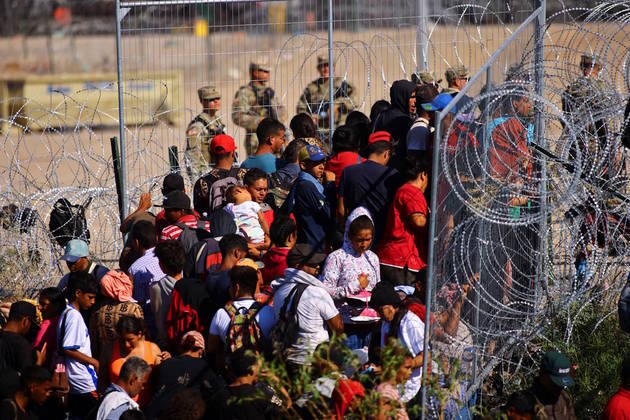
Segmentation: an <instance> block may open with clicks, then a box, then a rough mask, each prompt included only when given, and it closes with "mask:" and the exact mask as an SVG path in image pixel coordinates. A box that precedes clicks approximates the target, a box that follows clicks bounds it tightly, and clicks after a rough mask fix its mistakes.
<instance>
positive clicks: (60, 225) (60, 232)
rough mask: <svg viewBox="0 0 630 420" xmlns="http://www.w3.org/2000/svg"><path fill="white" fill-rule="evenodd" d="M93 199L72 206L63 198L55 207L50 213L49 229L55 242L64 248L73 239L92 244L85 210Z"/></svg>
mask: <svg viewBox="0 0 630 420" xmlns="http://www.w3.org/2000/svg"><path fill="white" fill-rule="evenodd" d="M91 201H92V197H90V198H88V200H87V201H86V202H85V204H71V203H70V202H69V201H68V200H67V199H66V198H65V197H61V198H60V199H59V200H57V202H56V203H55V204H54V205H53V209H52V211H51V212H50V221H49V222H48V228H49V230H50V233H51V234H52V236H53V238H55V241H57V243H58V244H59V246H61V247H62V248H64V247H65V246H66V244H67V243H68V242H69V241H70V240H71V239H82V240H84V241H85V242H87V243H88V244H89V243H90V231H89V230H88V228H87V221H86V219H85V210H86V209H87V207H88V206H89V205H90V203H91Z"/></svg>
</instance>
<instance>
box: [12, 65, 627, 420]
mask: <svg viewBox="0 0 630 420" xmlns="http://www.w3.org/2000/svg"><path fill="white" fill-rule="evenodd" d="M321 64H323V62H322V63H321ZM446 78H447V82H448V85H449V87H448V88H447V89H444V91H443V92H442V93H440V92H439V91H438V88H437V86H436V83H435V81H434V80H433V78H432V76H431V75H430V74H421V75H420V77H418V78H416V80H414V82H409V81H406V80H401V81H397V82H395V83H394V84H393V85H392V87H391V91H390V98H391V103H389V102H386V101H378V102H377V103H375V104H374V106H373V107H372V110H371V112H370V116H369V117H368V116H367V115H364V114H363V113H361V112H358V111H353V112H350V113H349V115H347V118H346V119H345V124H344V125H340V126H339V127H338V128H337V129H336V130H335V131H334V133H333V134H332V136H331V149H330V150H328V148H327V147H326V146H325V144H324V142H323V141H322V140H321V139H319V138H318V136H317V128H318V127H317V125H316V123H315V122H314V121H313V118H312V117H311V116H310V115H308V114H298V115H296V116H295V117H294V118H293V120H292V121H291V125H290V126H291V131H292V134H293V137H294V139H293V140H292V141H291V142H289V143H287V140H286V138H287V137H286V131H287V130H286V128H285V126H284V125H283V124H282V123H281V122H279V121H278V120H277V119H273V118H264V119H262V120H261V121H260V122H259V123H258V125H257V127H256V130H255V135H256V138H257V148H256V150H255V152H254V153H253V154H251V155H250V156H249V157H248V158H247V159H245V160H244V161H243V162H242V163H241V164H240V166H238V167H237V166H235V151H236V146H235V143H234V139H232V138H231V137H230V136H228V135H226V134H217V135H215V136H214V137H212V140H211V142H210V143H209V144H208V151H207V152H208V154H209V156H210V159H211V161H212V163H213V166H212V168H208V171H207V172H206V173H204V174H203V175H201V176H200V177H199V178H198V179H196V180H194V181H195V182H194V188H193V191H192V192H190V193H192V195H190V193H189V192H187V191H186V190H185V187H184V185H185V182H184V179H183V177H182V176H181V175H180V174H179V173H176V172H173V173H170V174H168V175H167V176H166V177H165V178H164V180H163V185H162V191H161V192H162V196H163V200H162V201H161V203H160V205H159V206H157V205H155V204H153V197H152V196H151V195H150V194H149V193H144V194H142V196H141V198H140V202H139V205H138V208H137V209H136V210H135V211H134V212H133V213H132V214H130V215H129V216H128V217H127V218H126V219H125V220H124V221H123V222H122V224H121V226H120V230H121V232H122V233H123V234H125V235H126V241H125V248H124V250H123V252H122V254H121V256H120V260H119V264H118V267H105V266H103V265H100V264H98V263H96V262H94V261H92V259H91V256H90V251H89V245H88V243H87V242H85V241H83V240H81V239H72V240H70V241H68V242H67V244H66V246H65V252H64V255H63V257H62V260H64V261H65V262H66V264H67V267H68V270H69V273H68V274H66V275H64V276H63V277H62V278H61V279H59V281H58V285H57V286H56V287H49V288H46V289H43V290H41V292H40V295H39V301H38V302H29V301H18V302H16V303H13V305H12V306H11V307H10V311H9V314H8V318H7V322H6V325H4V327H3V330H2V332H1V333H0V368H1V371H0V383H1V384H2V385H3V386H1V387H0V393H1V394H2V398H3V399H2V400H1V401H0V418H3V419H5V418H6V419H31V418H47V419H54V418H66V415H69V418H70V419H92V418H96V419H99V420H101V419H107V420H112V419H140V418H160V419H181V420H183V419H200V418H212V419H216V418H219V419H223V418H225V419H228V418H229V419H231V418H238V419H245V418H248V419H250V420H251V419H258V418H282V417H288V416H295V415H296V414H297V415H299V416H301V417H305V418H312V417H313V414H312V413H313V411H312V410H311V408H312V405H313V400H314V398H312V396H310V397H309V396H308V395H296V394H295V390H293V389H291V390H287V389H286V388H285V387H283V386H281V385H280V384H279V383H277V382H276V386H273V385H270V383H272V384H273V383H274V382H273V381H271V382H269V381H263V380H262V378H263V376H265V375H269V372H267V371H263V369H262V366H261V365H262V362H261V361H262V360H263V359H265V360H267V361H270V360H275V361H276V362H278V363H280V364H281V365H282V366H283V368H284V369H286V372H288V380H289V381H291V378H296V377H298V376H299V375H300V373H301V372H304V371H309V372H310V373H311V374H312V375H313V377H314V378H317V379H315V381H314V389H316V390H317V393H318V395H319V396H320V397H321V398H320V399H318V401H320V403H319V404H320V405H321V401H324V403H323V406H320V407H318V410H319V411H317V412H318V413H326V416H327V417H337V418H343V417H345V416H352V415H355V416H357V414H356V413H354V414H353V412H354V410H358V408H357V407H358V406H359V405H360V402H361V401H362V399H364V398H367V395H368V394H369V393H375V394H373V395H376V396H377V399H378V404H377V409H376V411H375V412H373V413H371V415H373V417H375V418H398V419H405V418H413V417H415V416H418V415H419V413H420V410H427V411H428V412H429V413H430V415H436V416H441V417H440V418H472V411H471V407H472V405H473V404H474V403H475V401H474V398H473V399H468V400H467V399H466V398H465V391H466V387H467V385H469V382H467V381H468V380H469V379H470V378H466V377H465V375H458V374H457V372H458V369H459V370H461V369H463V368H466V366H464V365H465V363H466V362H463V361H462V360H464V359H463V358H462V354H463V352H465V351H466V349H467V348H471V347H473V345H474V343H473V342H472V338H471V334H470V332H469V331H468V328H467V326H466V321H465V320H464V319H463V317H462V316H461V314H462V306H464V305H466V296H467V294H468V293H469V291H471V289H472V288H473V286H474V282H475V278H474V277H473V278H467V279H460V281H459V283H457V284H455V285H454V287H455V288H456V289H457V290H458V291H459V293H458V294H457V296H456V297H454V298H452V299H451V300H450V305H449V307H448V309H446V310H444V311H443V312H439V313H436V314H435V315H433V314H432V316H431V318H430V319H429V320H427V319H426V310H425V305H424V302H425V298H426V294H427V290H426V287H425V286H426V285H425V282H426V266H427V249H428V240H429V238H428V234H427V231H428V225H429V220H430V217H431V214H430V212H429V208H428V205H427V198H428V197H429V196H430V194H432V193H433V194H437V193H438V192H431V191H430V188H429V185H430V182H429V180H430V172H431V171H430V169H431V168H430V164H429V160H430V159H429V157H430V155H431V153H432V149H433V142H434V141H439V139H434V138H433V133H434V128H435V127H433V124H434V114H435V112H436V111H441V110H443V109H444V108H445V107H446V106H447V105H448V104H449V103H450V101H451V100H452V98H453V97H454V96H456V95H457V94H458V93H459V91H460V89H461V88H463V86H464V85H465V83H466V81H467V80H468V72H467V70H466V69H465V68H463V67H456V68H453V69H449V70H448V71H447V73H446ZM211 93H212V92H209V93H208V92H204V95H206V94H207V96H208V98H210V97H211V96H212V95H211ZM208 100H210V99H208ZM524 100H525V99H524V97H520V96H518V97H514V98H512V104H515V105H517V108H518V107H519V106H521V105H520V104H521V101H524ZM518 109H520V108H518ZM453 112H455V108H454V109H453ZM523 112H525V111H523ZM513 118H514V119H516V120H517V119H518V118H519V114H518V113H515V114H514V115H513ZM506 124H511V125H510V129H511V130H512V131H514V130H518V129H519V127H520V130H521V131H523V133H521V134H523V136H520V137H519V138H521V137H523V138H525V137H524V136H526V131H527V128H526V126H527V125H526V124H525V123H523V124H521V125H520V126H519V127H517V126H516V123H514V122H509V121H508V122H506ZM500 140H501V138H500V136H497V141H500ZM502 146H503V149H502V150H503V152H502V153H503V157H505V156H506V155H510V154H511V155H513V156H514V157H515V158H514V159H513V161H510V160H509V159H500V160H497V161H496V162H491V165H493V168H494V169H495V172H494V176H497V177H499V176H504V177H507V176H523V174H525V176H526V175H527V171H528V164H529V163H530V162H528V160H527V157H528V156H529V155H528V153H527V148H526V145H525V146H524V145H523V144H522V143H520V142H519V143H514V142H510V141H506V142H505V143H504V144H503V145H502ZM491 160H492V159H491ZM510 162H511V163H510ZM505 165H511V166H505ZM516 174H520V175H516ZM191 196H192V200H191ZM154 206H155V207H161V210H160V211H159V212H158V213H157V214H156V215H154V214H153V213H151V212H150V210H151V208H152V207H154ZM427 322H428V323H429V329H428V331H429V334H430V335H431V337H432V341H431V342H432V343H435V349H433V348H429V354H425V351H424V341H425V323H427ZM348 352H349V353H348ZM348 354H349V355H348ZM323 359H324V360H325V363H324V362H322V360H323ZM425 364H426V365H427V366H428V368H427V372H424V371H423V365H425ZM351 366H355V367H356V369H350V367H351ZM627 370H628V369H627V368H626V370H625V371H624V372H626V373H624V375H625V376H628V375H627ZM359 375H362V376H363V377H369V378H370V380H369V381H367V382H366V381H365V380H361V381H360V380H359ZM423 375H427V376H431V377H434V378H435V379H436V380H437V384H438V385H436V386H438V387H441V388H442V389H443V390H444V392H445V393H446V395H447V397H446V398H439V399H437V398H434V397H433V398H432V397H429V399H428V402H427V404H426V406H425V407H423V406H422V399H421V395H422V392H421V386H422V378H423ZM453 378H455V379H453ZM453 380H454V381H455V382H456V384H455V385H456V386H453V385H454V384H453V383H451V382H452V381H453ZM624 381H625V382H624V384H625V383H626V382H627V379H624ZM428 382H430V381H427V383H428ZM571 385H573V379H572V372H571V364H570V362H569V360H568V359H567V358H566V357H565V356H564V355H562V354H560V353H556V352H548V353H546V354H545V355H544V356H543V359H542V362H541V370H540V375H539V377H538V378H537V379H536V381H535V383H534V385H533V387H532V389H531V390H529V391H526V392H521V393H518V394H515V395H513V396H511V397H510V398H509V400H508V403H507V405H506V406H505V407H504V410H503V414H505V415H506V416H507V417H508V418H510V419H523V418H525V419H533V418H556V419H565V418H566V419H570V418H575V415H574V414H573V408H572V404H571V399H570V396H569V394H568V393H567V391H566V388H567V387H570V386H571ZM623 386H625V385H623ZM623 389H625V388H623ZM628 392H629V391H623V392H622V391H620V395H618V396H615V400H614V401H616V402H614V403H611V404H613V405H614V406H615V407H617V408H614V407H613V408H610V410H614V409H619V408H618V407H620V406H625V405H627V398H628V396H627V395H628V394H627V393H628ZM624 398H625V400H624ZM607 410H608V409H607ZM625 410H627V408H625ZM625 412H627V411H625ZM545 416H546V417H545ZM609 418H619V417H609Z"/></svg>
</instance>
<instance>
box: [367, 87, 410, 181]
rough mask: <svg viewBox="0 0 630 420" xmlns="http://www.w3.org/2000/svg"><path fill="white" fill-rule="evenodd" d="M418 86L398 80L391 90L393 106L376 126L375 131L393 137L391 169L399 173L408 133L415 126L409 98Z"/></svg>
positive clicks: (380, 118)
mask: <svg viewBox="0 0 630 420" xmlns="http://www.w3.org/2000/svg"><path fill="white" fill-rule="evenodd" d="M415 88H416V85H414V84H413V83H412V82H410V81H408V80H396V81H395V82H394V83H393V84H392V87H391V88H390V89H389V96H390V101H391V106H390V107H389V109H388V110H387V111H385V112H383V113H381V114H380V115H379V116H378V117H377V119H376V122H375V124H374V131H380V130H385V131H387V132H388V133H389V134H391V135H392V143H393V146H394V151H393V156H392V158H391V159H390V161H389V165H388V166H390V167H393V168H396V169H398V170H399V171H401V170H402V169H403V167H402V166H403V159H404V157H405V154H406V152H407V132H409V129H410V128H411V126H412V125H413V119H412V118H411V117H410V116H409V98H411V95H412V93H413V91H414V90H415Z"/></svg>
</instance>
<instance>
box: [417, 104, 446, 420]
mask: <svg viewBox="0 0 630 420" xmlns="http://www.w3.org/2000/svg"><path fill="white" fill-rule="evenodd" d="M441 137H442V113H441V112H436V113H435V132H434V135H433V163H432V165H433V169H432V170H431V217H430V218H429V256H428V259H429V266H428V273H427V274H428V275H427V285H426V298H425V299H426V300H425V306H426V315H425V318H424V320H425V321H424V347H423V349H422V354H423V358H422V420H424V418H425V417H424V416H425V413H424V410H425V408H426V407H427V387H426V379H427V368H428V366H429V363H428V362H429V361H428V357H427V354H428V350H429V338H430V336H429V334H430V330H429V327H430V326H431V321H430V320H431V295H432V288H433V279H434V276H435V245H436V243H437V238H436V237H435V227H436V223H437V220H436V218H437V195H438V194H437V190H438V176H439V175H440V167H439V166H440V143H441V141H440V140H441Z"/></svg>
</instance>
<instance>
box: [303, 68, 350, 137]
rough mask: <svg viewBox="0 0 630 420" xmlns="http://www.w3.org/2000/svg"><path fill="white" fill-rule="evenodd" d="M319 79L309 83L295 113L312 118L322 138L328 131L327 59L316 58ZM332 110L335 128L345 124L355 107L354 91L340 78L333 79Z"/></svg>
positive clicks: (328, 73)
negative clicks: (304, 114)
mask: <svg viewBox="0 0 630 420" xmlns="http://www.w3.org/2000/svg"><path fill="white" fill-rule="evenodd" d="M317 71H318V72H319V78H317V79H316V80H313V81H312V82H311V83H309V84H308V85H307V86H306V88H305V89H304V92H303V93H302V96H300V99H299V101H298V104H297V113H298V114H299V113H301V112H305V113H307V114H310V115H311V116H312V117H313V121H315V122H316V124H317V128H318V129H319V130H320V131H321V132H322V134H323V135H324V136H327V133H328V131H329V129H330V111H329V106H330V103H329V97H330V95H329V94H330V88H329V85H328V83H329V80H330V77H329V75H330V67H329V63H328V57H323V56H318V57H317ZM333 92H334V93H333V95H334V96H333V100H334V101H333V109H334V113H335V114H334V118H335V128H337V127H339V126H340V125H343V124H344V123H345V122H346V117H347V116H348V114H349V113H350V112H352V111H353V110H354V108H355V107H356V103H357V100H356V89H355V88H354V87H353V86H352V85H351V84H350V83H348V82H347V81H345V80H343V78H341V77H335V79H334V84H333Z"/></svg>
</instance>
